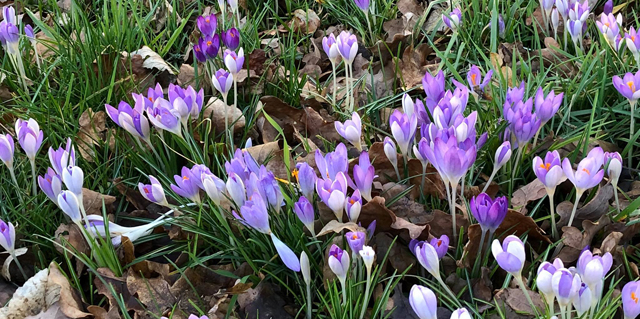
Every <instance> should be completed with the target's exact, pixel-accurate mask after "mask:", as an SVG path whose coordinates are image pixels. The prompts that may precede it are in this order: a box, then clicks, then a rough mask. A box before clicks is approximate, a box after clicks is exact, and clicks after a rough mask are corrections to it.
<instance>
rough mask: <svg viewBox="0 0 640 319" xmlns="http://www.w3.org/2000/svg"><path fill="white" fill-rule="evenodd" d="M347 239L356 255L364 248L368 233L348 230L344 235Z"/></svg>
mask: <svg viewBox="0 0 640 319" xmlns="http://www.w3.org/2000/svg"><path fill="white" fill-rule="evenodd" d="M344 237H345V238H346V239H347V243H349V247H350V248H351V253H353V254H354V255H356V254H357V253H359V252H360V250H362V247H363V246H364V241H365V239H366V238H367V234H365V233H363V232H348V233H346V234H345V235H344Z"/></svg>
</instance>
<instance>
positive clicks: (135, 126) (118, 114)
mask: <svg viewBox="0 0 640 319" xmlns="http://www.w3.org/2000/svg"><path fill="white" fill-rule="evenodd" d="M142 99H144V97H143V96H142V95H138V96H137V99H136V100H137V101H136V104H135V105H134V108H131V105H129V103H127V102H125V101H121V102H120V104H118V109H116V108H114V107H113V106H111V105H109V104H105V106H104V107H105V109H106V111H107V114H108V115H109V117H110V118H111V120H113V121H114V122H115V123H116V124H118V126H120V127H122V128H123V129H124V130H125V131H127V132H129V134H131V135H133V136H135V137H139V138H141V139H142V140H145V141H149V137H150V136H151V131H150V129H149V120H148V119H147V117H146V116H144V115H143V112H144V101H142Z"/></svg>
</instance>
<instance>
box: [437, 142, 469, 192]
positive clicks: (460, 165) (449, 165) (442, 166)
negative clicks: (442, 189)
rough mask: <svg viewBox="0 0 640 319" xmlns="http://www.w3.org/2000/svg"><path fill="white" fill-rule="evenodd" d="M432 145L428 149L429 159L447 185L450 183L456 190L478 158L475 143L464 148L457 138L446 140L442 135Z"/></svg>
mask: <svg viewBox="0 0 640 319" xmlns="http://www.w3.org/2000/svg"><path fill="white" fill-rule="evenodd" d="M432 145H433V146H432V147H431V148H429V149H428V150H427V153H426V155H427V159H428V160H429V162H430V163H431V164H432V165H433V166H434V167H435V168H436V170H438V173H439V174H440V176H441V177H442V179H443V181H444V182H445V185H447V184H450V185H451V186H452V187H453V189H454V190H455V186H457V185H458V183H459V182H460V179H462V176H464V175H465V174H466V172H467V170H469V168H470V167H471V165H472V164H473V162H475V160H476V155H477V154H476V147H475V145H474V146H472V147H470V148H469V149H467V150H464V149H461V148H459V147H458V143H457V141H456V139H455V138H449V139H448V140H447V141H444V140H443V139H441V138H440V137H437V138H436V139H435V141H433V144H432Z"/></svg>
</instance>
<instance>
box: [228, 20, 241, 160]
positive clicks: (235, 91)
mask: <svg viewBox="0 0 640 319" xmlns="http://www.w3.org/2000/svg"><path fill="white" fill-rule="evenodd" d="M238 19H240V18H238ZM225 104H226V103H225ZM233 107H234V108H237V109H240V108H239V107H238V80H237V77H236V76H234V77H233ZM225 113H227V114H226V117H225V120H226V121H227V122H228V121H229V114H228V110H226V112H225ZM233 113H235V112H233ZM233 117H234V116H232V118H233ZM234 122H235V121H234ZM232 124H233V126H232V127H231V131H229V128H228V127H227V128H226V129H227V131H228V132H229V142H230V143H231V149H232V150H234V149H235V148H234V147H233V133H234V132H233V131H234V128H235V124H234V123H232Z"/></svg>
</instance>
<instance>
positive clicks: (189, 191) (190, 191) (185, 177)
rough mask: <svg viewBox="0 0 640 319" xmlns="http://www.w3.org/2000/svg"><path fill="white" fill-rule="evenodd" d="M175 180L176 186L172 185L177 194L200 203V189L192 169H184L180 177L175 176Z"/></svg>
mask: <svg viewBox="0 0 640 319" xmlns="http://www.w3.org/2000/svg"><path fill="white" fill-rule="evenodd" d="M173 180H174V181H175V182H176V184H175V185H174V184H171V189H172V190H173V191H174V192H175V193H176V194H178V195H180V196H182V197H185V198H188V199H190V200H192V201H194V202H196V203H199V202H200V188H199V187H198V183H197V182H196V178H195V177H194V176H193V173H192V172H191V170H190V169H188V168H186V167H182V171H181V173H180V175H174V176H173Z"/></svg>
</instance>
